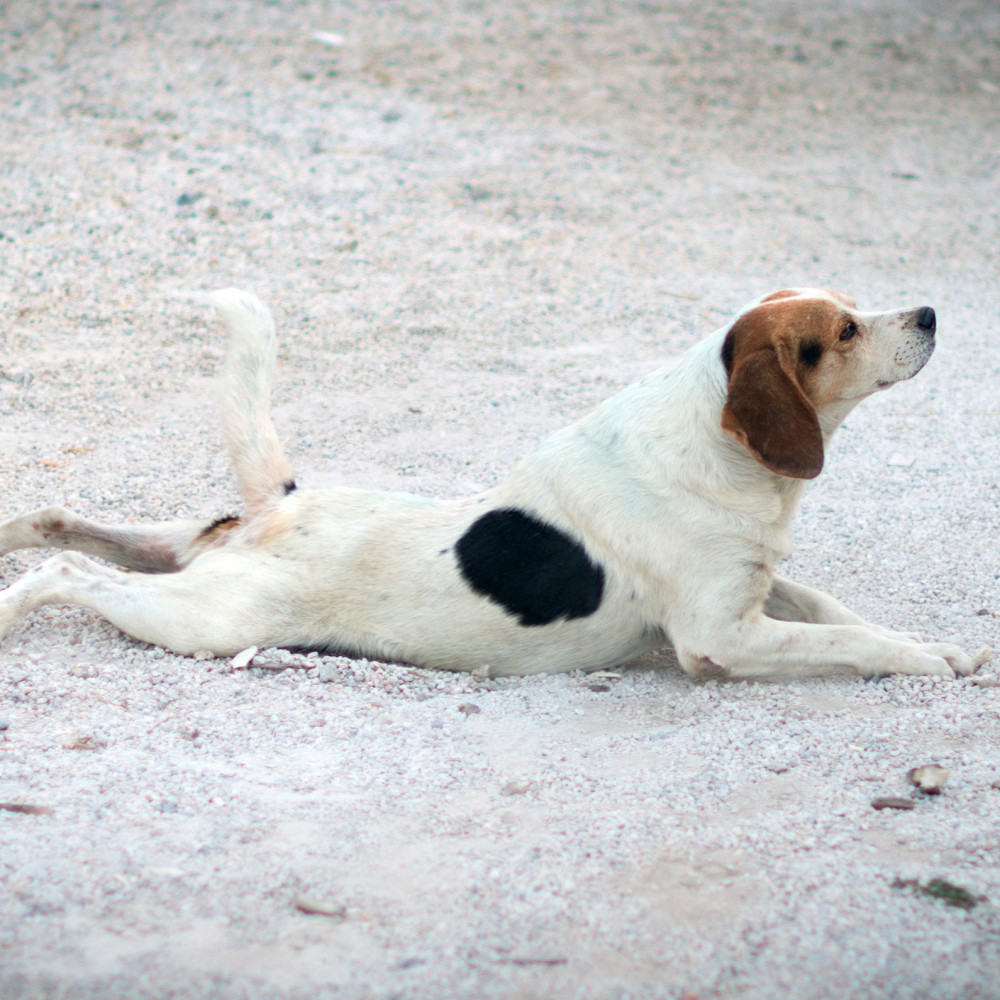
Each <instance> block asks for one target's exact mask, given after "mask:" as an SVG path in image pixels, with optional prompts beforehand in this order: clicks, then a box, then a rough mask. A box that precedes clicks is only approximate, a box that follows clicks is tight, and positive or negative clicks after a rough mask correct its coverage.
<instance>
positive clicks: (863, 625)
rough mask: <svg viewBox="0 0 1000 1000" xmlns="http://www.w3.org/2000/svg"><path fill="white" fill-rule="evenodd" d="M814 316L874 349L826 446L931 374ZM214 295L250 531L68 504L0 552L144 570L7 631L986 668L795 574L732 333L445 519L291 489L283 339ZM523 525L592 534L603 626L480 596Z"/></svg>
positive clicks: (899, 334) (3, 599) (841, 399)
mask: <svg viewBox="0 0 1000 1000" xmlns="http://www.w3.org/2000/svg"><path fill="white" fill-rule="evenodd" d="M793 297H794V298H795V300H796V301H797V302H799V301H801V302H802V303H805V304H806V305H808V304H809V303H813V304H815V303H817V302H818V303H826V304H827V305H829V304H830V303H832V304H834V305H835V306H836V308H837V309H838V310H841V311H842V312H843V313H844V314H845V315H848V316H853V317H854V318H855V319H856V320H857V321H858V322H859V323H861V324H862V325H863V328H864V331H865V340H866V343H864V344H863V345H859V347H858V349H857V350H854V351H853V352H852V353H850V354H846V353H845V354H843V356H841V355H837V356H836V357H835V358H834V357H832V355H833V353H834V352H831V357H832V360H831V362H830V364H829V366H828V368H829V371H828V372H826V370H825V369H824V371H825V372H826V373H825V374H823V377H822V378H821V379H819V378H818V379H817V386H818V388H817V389H816V390H815V392H816V395H817V398H819V397H821V398H822V401H821V403H820V404H818V405H817V413H818V416H819V421H820V425H821V427H822V430H823V436H824V439H825V440H827V441H828V440H829V437H830V436H831V435H832V433H833V431H834V430H835V429H836V427H837V426H839V424H840V422H841V421H842V420H843V418H844V416H845V415H846V414H847V412H848V411H849V410H850V409H851V407H853V406H854V405H855V404H856V403H857V402H858V401H859V400H860V399H861V398H863V397H864V396H866V395H869V394H870V393H871V392H873V391H875V389H877V388H880V387H884V385H885V384H888V383H891V382H893V381H897V380H899V379H901V378H908V377H910V376H911V375H913V374H914V373H915V372H916V371H917V370H919V368H920V367H921V366H922V364H923V363H924V362H925V361H926V360H927V357H929V354H930V350H931V349H932V345H931V346H930V347H928V346H927V343H926V337H925V338H923V339H921V337H920V336H918V334H919V332H920V331H918V330H916V329H915V322H916V321H915V319H914V312H915V311H909V312H906V311H903V312H892V313H859V312H857V311H856V310H854V309H853V304H849V300H847V299H845V298H844V297H842V296H837V295H834V294H832V293H827V292H822V291H815V290H796V292H795V294H794V296H793ZM212 300H213V302H214V304H215V305H216V306H217V307H218V309H219V311H220V313H221V315H222V317H223V320H224V322H225V324H226V326H227V327H228V329H229V333H230V338H231V346H230V351H229V354H228V356H227V362H226V369H225V376H224V382H223V386H224V388H223V394H222V417H223V426H224V429H225V433H226V437H227V441H228V444H229V448H230V453H231V455H232V459H233V463H234V467H235V470H236V476H237V480H238V483H239V485H240V489H241V492H242V493H243V496H244V499H245V501H246V505H247V510H246V513H245V515H244V517H243V518H242V519H241V520H240V521H239V523H238V524H235V525H230V526H226V525H223V526H222V527H220V528H218V529H215V530H214V531H207V530H206V529H208V528H209V525H208V524H207V523H205V522H197V521H177V522H171V523H170V524H166V525H159V526H148V527H142V528H137V527H135V526H131V525H122V526H117V527H110V528H109V527H102V526H100V525H96V524H93V523H91V522H89V521H86V520H84V519H82V518H80V517H78V516H76V515H74V514H71V513H70V512H68V511H66V510H64V509H62V508H58V507H54V508H48V509H46V510H43V511H36V512H35V513H33V514H28V515H23V516H21V517H15V518H13V519H12V520H10V521H7V522H6V523H4V524H2V525H0V552H9V551H12V550H14V549H18V548H24V547H28V546H44V547H55V548H60V549H75V550H78V551H82V552H88V553H90V554H92V555H98V556H101V557H102V558H105V559H108V560H111V561H113V562H117V563H119V564H121V565H125V566H129V567H132V568H133V569H139V570H143V572H122V571H120V570H117V569H112V568H109V567H106V566H103V565H102V564H99V563H96V562H94V561H93V560H92V559H88V558H85V557H83V556H81V555H78V554H76V553H74V552H69V553H63V554H59V555H55V556H53V557H51V558H49V559H48V560H47V561H45V562H43V563H42V564H41V565H39V566H38V567H36V568H35V569H33V570H31V571H29V572H28V573H27V574H25V576H24V577H23V578H22V579H21V580H19V581H18V582H17V583H15V584H14V585H13V586H11V587H10V588H8V589H7V590H6V591H4V592H3V593H2V594H0V635H2V634H4V633H6V631H7V630H8V629H9V628H10V626H11V625H12V624H13V623H14V622H15V621H17V619H19V618H20V617H21V616H22V615H24V614H26V613H28V612H30V611H31V610H32V609H34V608H37V607H39V606H40V605H43V604H52V603H76V604H81V605H84V606H86V607H89V608H92V609H93V610H95V611H97V612H98V613H100V614H101V615H103V616H105V617H106V618H108V619H109V620H110V621H112V622H113V623H114V624H116V625H117V626H118V627H119V628H121V629H123V630H124V631H125V632H127V633H128V634H130V635H132V636H134V637H136V638H138V639H141V640H145V641H147V642H151V643H156V644H158V645H162V646H165V647H167V648H169V649H171V650H174V651H176V652H180V653H194V652H196V651H202V650H209V651H211V652H214V653H215V654H217V655H229V654H233V653H236V652H237V651H239V650H241V649H244V648H245V647H248V646H251V645H255V646H268V645H278V646H281V645H287V646H309V647H317V646H323V647H336V648H343V649H345V650H348V651H352V652H354V653H357V654H359V655H364V656H368V657H376V658H381V659H388V660H397V661H404V662H410V663H415V664H420V665H425V666H430V667H442V668H447V669H455V670H477V669H478V670H487V671H490V672H493V673H496V674H500V673H532V672H539V671H560V670H569V669H573V668H584V669H593V668H598V667H605V666H609V665H612V664H617V663H621V662H624V661H626V660H629V659H631V658H633V657H635V656H636V655H638V654H640V653H643V652H644V651H647V650H651V649H654V648H656V647H659V646H662V645H664V644H665V643H667V642H670V643H672V644H673V646H674V647H675V649H676V652H677V656H678V659H679V661H680V663H681V665H682V666H683V667H684V669H685V670H687V671H689V672H691V673H693V674H697V675H709V676H731V677H750V676H760V675H772V676H784V677H790V676H799V675H804V674H809V673H816V672H820V671H829V670H837V669H842V670H845V669H846V670H853V671H856V672H858V673H860V674H864V675H871V674H884V673H891V672H901V673H911V674H938V675H945V676H951V675H953V674H954V673H960V674H966V673H970V672H971V671H972V670H974V669H975V667H976V666H978V664H979V663H981V662H982V661H983V659H984V658H985V653H982V654H980V655H978V656H977V657H975V658H973V657H970V656H968V655H967V654H966V653H965V652H963V651H962V650H961V649H959V648H958V647H955V646H951V645H943V644H928V643H922V642H920V641H918V639H917V638H916V637H915V636H913V635H910V634H902V633H896V632H890V631H888V630H886V629H882V628H879V627H877V626H874V625H870V624H868V623H867V622H865V621H863V620H862V619H860V618H859V617H858V616H856V615H854V614H852V613H851V612H850V611H848V610H847V609H846V608H845V607H843V606H842V605H841V604H839V603H838V602H837V601H835V600H834V599H833V598H831V597H827V596H826V595H824V594H820V593H818V592H816V591H813V590H810V589H808V588H805V587H801V586H798V585H795V584H792V583H790V582H788V581H786V580H783V579H782V578H780V577H778V576H776V575H775V574H774V568H775V566H776V564H777V562H778V561H779V560H780V559H781V558H782V557H783V556H785V555H786V554H787V553H788V551H789V546H790V542H789V526H790V522H791V518H792V514H793V512H794V509H795V506H796V504H797V502H798V500H799V496H800V494H801V491H802V486H803V484H802V481H801V480H800V479H793V478H789V477H788V476H784V475H779V474H776V473H775V472H772V471H769V469H768V468H765V467H764V466H763V465H762V464H759V463H758V461H756V460H755V459H754V458H753V457H752V456H751V454H750V453H749V452H748V451H747V449H746V448H745V447H743V445H742V444H741V443H739V441H737V440H736V439H734V437H733V436H731V435H730V434H728V433H726V431H724V430H723V428H722V421H721V414H722V409H723V405H724V404H725V403H726V399H727V374H726V371H725V369H724V366H723V363H722V360H721V351H722V346H723V343H724V340H725V338H726V334H727V331H728V329H729V327H726V328H724V329H722V330H719V331H716V332H715V333H714V334H712V335H710V336H709V337H708V338H706V339H705V340H704V341H703V342H701V343H700V344H698V345H697V346H695V347H694V348H692V349H691V350H690V351H688V352H687V353H686V354H684V355H682V356H681V357H679V358H678V359H677V360H675V361H674V362H673V363H672V364H670V365H668V366H667V367H665V368H663V369H661V370H659V371H657V372H655V373H653V374H652V375H650V376H649V377H648V378H646V379H645V380H644V381H642V382H640V383H639V384H638V385H635V386H633V387H632V388H630V389H627V390H625V391H624V392H622V393H620V394H619V395H617V396H615V397H614V398H612V399H610V400H608V401H607V402H606V403H604V404H603V405H602V406H601V407H599V408H598V409H597V410H596V411H594V412H593V413H591V414H590V415H589V416H586V417H584V418H583V419H582V420H580V421H579V422H577V423H575V424H573V425H571V426H570V427H567V428H565V429H564V430H561V431H559V432H558V433H556V434H554V435H553V436H552V437H550V438H549V439H548V440H547V441H545V442H544V443H543V444H542V445H541V446H540V447H539V448H538V449H537V450H536V451H535V452H533V453H532V454H530V455H529V456H528V457H527V458H525V459H524V460H523V461H521V462H520V464H518V465H517V467H516V468H515V469H514V470H513V472H512V473H511V475H510V476H509V477H508V478H507V479H506V480H505V481H504V482H503V483H502V484H501V485H499V486H497V487H496V488H495V489H492V490H489V491H487V492H485V493H482V494H480V495H478V496H474V497H470V498H468V499H463V500H458V501H443V502H437V501H430V500H426V499H421V498H418V497H413V496H408V495H403V494H385V493H372V492H366V491H360V490H352V489H346V488H344V489H332V490H323V491H306V490H295V491H293V492H288V493H287V494H286V484H288V483H289V481H290V480H291V469H290V466H289V465H288V463H287V460H286V459H285V457H284V454H283V452H282V450H281V448H280V445H279V443H278V439H277V436H276V434H275V433H274V428H273V426H272V424H271V420H270V416H269V412H268V396H269V392H270V372H271V368H272V366H273V358H274V335H273V323H272V321H271V319H270V316H269V314H268V313H267V311H266V309H265V308H264V307H263V306H262V305H261V303H260V302H259V301H258V300H257V299H256V298H254V297H253V296H251V295H249V294H247V293H244V292H238V291H235V290H227V291H224V292H218V293H214V295H213V297H212ZM760 303H761V300H757V302H756V303H751V304H750V306H748V307H747V309H746V310H744V311H743V312H742V313H741V314H740V315H745V314H746V313H747V312H748V311H750V310H753V309H757V308H761V306H760ZM795 308H798V307H795ZM802 308H803V310H805V308H806V306H805V305H804V306H803V307H802ZM805 315H806V312H805V311H804V312H803V316H805ZM804 323H805V325H804V328H803V330H802V331H801V336H802V337H806V336H808V335H810V333H811V331H810V329H809V327H808V322H805V321H804ZM796 336H799V334H798V333H796ZM862 347H863V348H864V349H863V350H862V349H861V348H862ZM511 507H513V508H518V509H521V510H525V511H528V512H529V513H531V514H532V515H533V516H535V517H537V518H540V519H541V520H543V521H546V522H548V523H550V524H551V525H553V526H555V527H556V528H558V529H559V530H560V531H562V532H564V533H566V534H567V535H569V536H570V537H572V538H575V539H578V540H579V541H580V542H581V543H582V544H583V546H584V547H585V549H586V552H587V554H588V556H589V557H590V558H591V559H592V560H593V561H594V562H595V563H597V564H599V565H600V566H601V567H603V569H604V571H605V588H604V593H603V598H602V600H601V602H600V605H599V607H598V608H597V610H596V611H595V612H594V613H592V614H588V615H584V616H581V617H577V618H570V619H568V620H565V619H561V620H557V621H553V622H551V623H550V624H545V625H535V626H525V625H521V624H520V623H519V621H518V619H517V618H516V617H515V616H514V615H512V614H510V613H508V612H507V611H505V610H504V608H502V607H501V606H500V605H499V604H498V603H495V602H494V601H493V600H490V599H488V598H487V597H484V596H482V595H480V594H478V593H475V592H474V591H473V590H472V589H471V588H470V587H469V585H468V584H467V582H466V580H465V579H463V577H462V574H461V573H460V570H459V566H458V562H457V560H456V556H455V551H454V546H455V544H456V541H457V540H458V539H459V538H460V537H461V536H462V535H463V533H464V532H465V531H466V530H467V529H468V528H469V527H470V525H472V524H473V522H475V521H476V520H477V519H478V518H479V517H480V516H481V515H482V514H483V513H484V512H486V511H489V510H494V509H498V508H511Z"/></svg>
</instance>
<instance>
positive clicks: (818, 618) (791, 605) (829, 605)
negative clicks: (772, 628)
mask: <svg viewBox="0 0 1000 1000" xmlns="http://www.w3.org/2000/svg"><path fill="white" fill-rule="evenodd" d="M764 614H766V615H767V616H768V617H769V618H776V619H778V620H779V621H783V622H810V623H812V624H814V625H861V626H864V627H865V628H868V629H871V630H872V631H873V632H877V633H879V635H884V636H886V637H888V638H890V639H901V640H904V641H908V642H920V641H921V637H920V635H919V634H918V633H916V632H896V631H894V630H892V629H887V628H883V627H882V626H881V625H873V624H872V623H871V622H869V621H865V619H864V618H862V617H861V616H860V615H857V614H855V613H854V612H853V611H851V609H850V608H848V607H845V606H844V605H843V604H841V603H840V601H838V600H837V599H836V598H835V597H831V596H830V595H829V594H824V593H823V592H822V591H821V590H814V589H813V588H812V587H806V586H805V585H804V584H801V583H794V582H793V581H791V580H786V579H784V577H780V576H775V577H774V580H773V582H772V584H771V592H770V593H769V594H768V595H767V600H766V601H765V602H764Z"/></svg>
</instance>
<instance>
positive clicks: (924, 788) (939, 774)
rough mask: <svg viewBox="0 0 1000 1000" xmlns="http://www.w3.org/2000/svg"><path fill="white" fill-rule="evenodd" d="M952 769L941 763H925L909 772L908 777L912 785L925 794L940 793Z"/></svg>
mask: <svg viewBox="0 0 1000 1000" xmlns="http://www.w3.org/2000/svg"><path fill="white" fill-rule="evenodd" d="M950 774H951V771H949V770H948V768H946V767H941V765H940V764H924V765H923V766H922V767H914V768H912V769H911V770H910V771H908V772H907V774H906V777H907V778H908V779H909V782H910V784H911V785H913V786H914V787H915V788H917V789H918V790H919V791H921V792H923V793H924V795H940V794H941V791H942V789H943V788H944V786H945V783H946V782H947V781H948V775H950Z"/></svg>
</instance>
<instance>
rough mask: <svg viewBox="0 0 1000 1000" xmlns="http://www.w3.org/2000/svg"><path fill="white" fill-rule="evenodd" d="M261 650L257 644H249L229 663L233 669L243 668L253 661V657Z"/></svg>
mask: <svg viewBox="0 0 1000 1000" xmlns="http://www.w3.org/2000/svg"><path fill="white" fill-rule="evenodd" d="M259 652H260V650H259V649H258V648H257V647H256V646H248V647H247V648H246V649H244V650H243V651H242V652H239V653H237V654H236V655H235V656H234V657H233V658H232V659H231V660H230V661H229V665H230V666H231V667H232V668H233V670H243V669H244V668H246V667H249V666H250V664H251V663H253V658H254V657H255V656H256V655H257V654H258V653H259Z"/></svg>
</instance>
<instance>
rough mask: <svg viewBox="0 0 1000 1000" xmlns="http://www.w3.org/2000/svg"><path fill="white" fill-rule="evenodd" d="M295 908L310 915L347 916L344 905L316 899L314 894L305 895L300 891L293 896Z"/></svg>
mask: <svg viewBox="0 0 1000 1000" xmlns="http://www.w3.org/2000/svg"><path fill="white" fill-rule="evenodd" d="M295 909H296V910H298V911H299V912H300V913H308V914H309V915H310V916H318V917H337V918H339V919H341V920H343V919H344V917H346V916H347V907H346V906H343V905H342V904H339V903H333V902H331V901H330V900H327V899H317V898H316V897H315V896H305V895H303V894H302V893H299V895H297V896H296V897H295Z"/></svg>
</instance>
